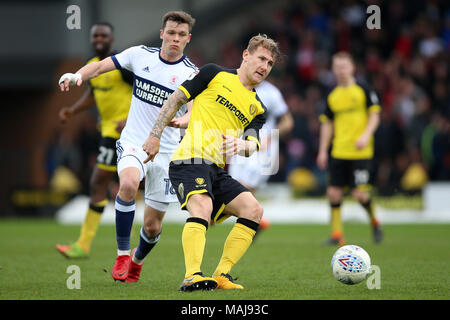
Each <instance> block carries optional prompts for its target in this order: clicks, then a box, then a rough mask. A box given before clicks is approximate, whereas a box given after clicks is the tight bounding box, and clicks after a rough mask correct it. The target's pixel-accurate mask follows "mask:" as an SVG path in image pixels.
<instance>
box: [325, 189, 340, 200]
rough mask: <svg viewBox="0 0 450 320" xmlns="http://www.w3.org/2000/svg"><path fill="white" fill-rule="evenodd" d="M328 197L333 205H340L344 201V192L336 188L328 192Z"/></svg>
mask: <svg viewBox="0 0 450 320" xmlns="http://www.w3.org/2000/svg"><path fill="white" fill-rule="evenodd" d="M327 196H328V199H329V200H330V202H331V203H339V202H341V201H342V192H341V191H340V190H338V189H335V188H329V189H328V190H327Z"/></svg>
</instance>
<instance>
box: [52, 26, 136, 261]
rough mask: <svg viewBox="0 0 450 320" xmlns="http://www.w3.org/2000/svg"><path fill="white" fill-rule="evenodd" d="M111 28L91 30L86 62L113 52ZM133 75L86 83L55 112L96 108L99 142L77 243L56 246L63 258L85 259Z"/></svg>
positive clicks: (66, 115) (67, 114) (68, 114)
mask: <svg viewBox="0 0 450 320" xmlns="http://www.w3.org/2000/svg"><path fill="white" fill-rule="evenodd" d="M113 31H114V30H113V26H112V25H111V24H109V23H107V22H102V23H97V24H95V25H93V26H92V28H91V44H92V46H93V48H94V50H95V52H96V56H95V57H94V58H92V59H90V60H89V61H88V63H91V62H93V61H100V60H102V59H104V58H106V57H108V56H110V55H112V54H113V53H114V51H113V48H112V45H113V42H114V36H113ZM132 84H133V74H132V73H131V72H130V71H128V70H125V69H120V70H119V69H117V70H113V71H111V72H108V73H105V74H102V75H100V76H98V77H96V78H93V79H91V80H89V87H88V88H87V89H86V91H85V92H84V94H83V95H82V97H81V98H80V99H79V100H78V101H77V102H76V103H75V104H73V105H72V106H70V107H64V108H62V109H61V111H60V113H59V117H60V119H61V121H62V122H66V121H68V120H70V119H71V118H72V117H73V116H75V115H76V114H78V113H80V112H82V111H84V110H87V109H89V108H91V107H93V106H97V110H98V113H99V116H100V121H101V122H100V128H101V136H102V137H101V140H100V145H99V154H98V157H97V165H96V167H95V168H94V170H93V172H92V176H91V180H90V200H89V208H88V210H87V212H86V216H85V219H84V222H83V225H82V227H81V232H80V236H79V238H78V240H77V241H76V242H75V243H73V244H71V245H60V244H58V245H57V246H56V248H57V250H58V251H59V252H60V253H62V254H63V255H64V256H65V257H67V258H72V259H76V258H86V257H88V256H89V253H90V250H91V243H92V240H93V239H94V237H95V234H96V232H97V229H98V225H99V224H100V219H101V216H102V213H103V210H104V209H105V206H106V204H107V202H108V200H107V190H108V186H109V184H110V182H111V181H112V180H113V178H114V177H115V176H116V175H117V173H116V172H117V168H116V162H117V155H116V140H117V139H119V137H120V132H121V131H122V129H123V127H124V126H125V122H126V119H127V116H128V110H129V108H130V100H131V95H132Z"/></svg>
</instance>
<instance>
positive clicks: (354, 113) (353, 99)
mask: <svg viewBox="0 0 450 320" xmlns="http://www.w3.org/2000/svg"><path fill="white" fill-rule="evenodd" d="M380 111H381V107H380V105H379V102H378V97H377V95H376V93H375V92H374V91H372V90H371V89H369V88H368V87H366V86H362V85H361V84H358V83H355V84H352V85H349V86H346V87H344V86H336V87H335V88H334V89H333V90H332V91H331V92H330V93H329V94H328V97H327V105H326V108H325V111H324V113H322V114H321V115H320V117H319V119H320V121H321V122H326V121H333V125H334V137H333V142H332V149H331V156H332V157H333V158H336V159H346V160H354V159H355V160H356V159H370V158H372V157H373V152H374V150H373V149H374V146H373V145H374V141H373V140H374V139H373V137H371V139H370V141H369V143H368V145H367V146H366V147H365V148H363V149H361V150H358V149H357V148H356V146H355V145H356V141H357V140H358V138H359V137H360V136H361V134H362V133H363V132H364V130H365V129H366V126H367V122H368V119H369V113H371V112H380Z"/></svg>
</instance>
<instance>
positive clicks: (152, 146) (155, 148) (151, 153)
mask: <svg viewBox="0 0 450 320" xmlns="http://www.w3.org/2000/svg"><path fill="white" fill-rule="evenodd" d="M159 143H160V139H158V138H157V137H155V136H149V137H148V138H147V139H146V140H145V142H144V144H143V145H142V149H143V150H144V151H145V153H147V155H148V157H147V159H145V160H144V163H147V162H149V161H153V159H154V158H155V156H156V154H157V153H158V152H159Z"/></svg>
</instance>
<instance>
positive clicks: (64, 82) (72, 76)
mask: <svg viewBox="0 0 450 320" xmlns="http://www.w3.org/2000/svg"><path fill="white" fill-rule="evenodd" d="M115 68H116V66H115V64H114V62H113V60H112V59H111V57H107V58H105V59H103V60H101V61H98V62H97V61H94V62H91V63H88V64H87V65H85V66H84V67H82V68H81V69H80V70H78V71H77V72H76V73H65V74H63V75H62V76H61V78H60V79H59V81H58V84H59V87H60V89H61V91H63V92H64V91H69V87H70V86H74V85H77V86H78V87H79V86H81V84H82V83H83V81H86V80H89V79H92V78H95V77H97V76H99V75H101V74H102V73H105V72H108V71H111V70H114V69H115Z"/></svg>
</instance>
